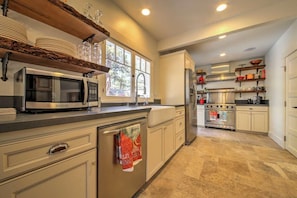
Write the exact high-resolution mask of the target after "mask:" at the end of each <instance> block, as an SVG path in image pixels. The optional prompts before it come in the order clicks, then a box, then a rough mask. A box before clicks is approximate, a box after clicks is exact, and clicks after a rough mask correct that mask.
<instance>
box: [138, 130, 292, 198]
mask: <svg viewBox="0 0 297 198" xmlns="http://www.w3.org/2000/svg"><path fill="white" fill-rule="evenodd" d="M197 134H198V137H197V138H196V140H195V141H194V142H193V143H192V144H191V145H189V146H183V147H182V148H181V149H180V150H179V151H178V152H177V153H176V155H174V156H173V157H172V159H171V160H170V161H169V162H168V163H167V164H166V166H165V167H164V168H163V169H162V171H160V173H159V174H158V175H157V176H156V177H155V178H154V179H152V180H151V181H150V184H149V185H148V186H147V187H146V188H145V189H144V190H143V192H141V193H140V194H139V196H138V197H140V198H159V197H160V198H161V197H162V198H163V197H165V198H183V197H186V198H192V197H193V198H204V197H205V198H209V197H210V198H211V197H214V198H225V197H226V198H233V197H234V198H235V197H236V198H238V197H242V198H258V197H259V198H261V197H263V198H267V197H268V198H274V197H276V198H297V158H295V157H294V156H293V155H291V154H290V153H289V152H287V151H286V150H283V149H282V148H280V147H279V146H278V145H277V144H276V143H275V142H273V141H272V140H271V139H270V138H269V137H268V136H265V135H258V134H249V133H239V132H231V131H228V130H218V129H211V128H199V129H198V133H197Z"/></svg>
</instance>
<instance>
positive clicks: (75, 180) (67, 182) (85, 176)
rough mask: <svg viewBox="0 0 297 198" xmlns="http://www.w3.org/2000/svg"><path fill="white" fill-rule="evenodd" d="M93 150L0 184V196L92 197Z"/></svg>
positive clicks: (29, 197) (93, 194)
mask: <svg viewBox="0 0 297 198" xmlns="http://www.w3.org/2000/svg"><path fill="white" fill-rule="evenodd" d="M96 177H97V171H96V150H95V149H93V150H91V151H88V152H85V153H83V154H80V155H77V156H74V157H71V158H69V159H66V160H63V161H60V162H57V163H54V164H52V165H49V166H46V167H44V168H41V169H38V170H35V171H32V172H29V173H27V174H24V175H22V176H19V177H16V178H14V179H11V180H8V181H5V182H2V183H0V194H1V197H18V198H32V197H42V198H53V197H55V198H66V197H67V198H68V197H71V198H95V197H96Z"/></svg>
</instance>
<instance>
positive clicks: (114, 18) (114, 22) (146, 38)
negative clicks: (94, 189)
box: [0, 0, 296, 147]
mask: <svg viewBox="0 0 297 198" xmlns="http://www.w3.org/2000/svg"><path fill="white" fill-rule="evenodd" d="M92 2H93V1H92ZM69 3H73V4H76V6H74V7H75V8H76V9H77V10H79V11H80V12H81V13H83V10H82V9H83V8H84V7H85V6H84V5H81V4H82V2H76V1H70V0H69ZM97 4H98V7H100V8H102V10H103V13H104V14H103V17H102V22H103V24H104V27H105V28H106V29H107V30H109V31H110V33H111V35H112V38H115V39H116V40H118V41H121V42H122V43H123V44H125V45H127V46H129V47H130V48H132V49H136V50H137V51H138V52H139V53H141V54H144V55H145V56H146V57H148V58H149V59H150V60H152V62H153V65H154V67H153V74H155V76H153V79H154V81H153V82H151V83H152V84H153V85H154V86H151V87H152V97H151V98H149V102H153V99H162V98H161V97H160V95H161V93H160V90H159V86H158V84H159V82H160V77H158V73H159V68H158V66H157V65H158V59H159V58H158V57H159V53H158V50H157V49H158V45H159V44H157V42H156V40H155V39H153V38H152V37H151V36H150V35H148V33H147V32H146V31H144V30H143V29H142V28H141V27H139V26H138V24H137V23H135V21H133V20H132V19H131V18H130V17H128V16H127V15H126V14H125V13H124V12H123V11H122V10H120V9H119V8H118V7H117V6H116V5H115V4H113V3H112V2H110V1H102V2H100V3H99V2H94V3H93V5H97ZM293 8H294V7H293ZM288 13H289V12H288ZM19 19H20V21H22V20H24V22H25V21H26V20H28V21H27V22H29V24H32V27H34V29H33V28H32V30H31V31H32V32H33V36H34V33H35V34H38V33H39V34H40V33H42V32H43V31H44V32H47V33H48V34H51V35H52V36H55V37H59V38H63V39H66V40H70V41H73V42H74V43H76V42H78V39H77V38H75V37H72V36H69V35H68V34H65V33H63V32H61V31H59V32H58V33H57V30H53V29H52V28H51V27H48V26H46V25H44V24H42V23H38V22H36V21H33V20H30V19H28V18H26V17H24V16H21V17H20V18H19ZM118 19H121V21H119V20H118ZM33 24H34V25H33ZM127 27H129V28H127ZM121 32H123V33H121ZM295 33H296V22H295V23H293V24H292V26H290V28H289V29H288V31H287V32H286V34H284V35H283V36H282V37H280V39H279V40H278V42H277V43H276V44H275V46H274V47H273V48H271V50H270V51H269V53H267V55H266V56H265V64H266V65H267V67H266V71H267V80H266V81H265V86H266V88H267V90H269V91H268V92H267V93H266V97H267V98H269V107H270V109H269V112H270V115H269V119H270V121H269V124H270V126H269V136H270V137H271V138H272V139H273V140H274V141H276V142H277V143H278V144H280V145H281V146H283V147H284V144H285V142H284V141H283V135H284V134H283V131H284V130H283V129H284V127H285V124H284V123H285V122H284V116H281V115H284V113H283V112H284V109H283V107H281V102H279V101H284V95H282V94H279V90H283V86H284V74H283V75H281V76H280V75H279V74H280V73H283V69H282V67H281V66H283V65H284V64H285V63H284V57H286V56H287V55H288V54H290V53H291V52H292V51H293V50H294V49H296V46H295V45H296V44H295V43H294V42H293V41H294V40H295V37H294V35H296V34H295ZM212 36H213V35H211V34H210V35H209V37H212ZM135 39H136V40H135ZM162 43H163V44H164V43H166V42H165V41H164V42H161V44H162ZM161 44H160V46H161V47H159V48H160V49H162V45H161ZM163 48H164V47H163ZM165 48H166V47H165ZM26 65H27V64H26ZM22 66H24V64H22V65H21V64H20V63H19V62H14V61H11V62H10V63H9V65H8V72H7V75H8V76H7V77H8V79H13V74H14V73H15V72H16V71H18V70H19V69H20V67H22ZM33 67H34V66H33ZM38 68H40V67H38ZM45 70H50V69H48V68H46V69H45ZM51 70H52V71H55V69H51ZM99 78H101V76H100V77H99ZM100 80H102V79H100ZM276 80H277V82H278V83H277V84H275V81H276ZM103 81H104V80H103ZM0 83H1V84H0V85H1V86H0V93H1V94H0V95H1V96H3V98H5V97H8V98H9V96H13V88H12V87H13V85H12V84H13V83H12V81H11V80H8V81H7V82H3V81H1V82H0ZM104 83H105V82H103V83H102V84H104ZM100 84H101V83H100ZM101 96H102V101H101V102H102V103H106V102H107V103H108V102H119V101H121V102H124V103H127V102H133V100H132V99H134V98H132V99H131V100H127V99H125V100H124V101H123V100H118V101H117V100H116V99H114V100H112V101H108V100H107V98H104V96H103V95H101ZM140 101H141V102H143V101H144V99H143V98H142V99H141V100H140ZM8 103H9V102H8ZM48 130H50V129H48ZM52 130H53V129H52Z"/></svg>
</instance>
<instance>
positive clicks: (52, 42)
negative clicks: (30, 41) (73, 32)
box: [35, 37, 76, 57]
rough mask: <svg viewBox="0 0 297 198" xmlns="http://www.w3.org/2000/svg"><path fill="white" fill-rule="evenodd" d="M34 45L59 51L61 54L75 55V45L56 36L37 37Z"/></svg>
mask: <svg viewBox="0 0 297 198" xmlns="http://www.w3.org/2000/svg"><path fill="white" fill-rule="evenodd" d="M35 46H36V47H40V48H43V49H47V50H51V51H55V52H61V53H63V54H67V55H70V56H73V57H75V56H76V46H75V45H74V44H72V43H70V42H68V41H65V40H62V39H58V38H53V37H42V38H37V39H36V43H35Z"/></svg>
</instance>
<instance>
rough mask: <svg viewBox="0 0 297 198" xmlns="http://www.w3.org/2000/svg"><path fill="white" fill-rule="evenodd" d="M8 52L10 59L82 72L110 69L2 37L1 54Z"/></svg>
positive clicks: (102, 71)
mask: <svg viewBox="0 0 297 198" xmlns="http://www.w3.org/2000/svg"><path fill="white" fill-rule="evenodd" d="M6 53H11V54H10V55H9V59H10V60H15V61H19V62H25V63H30V64H36V65H42V66H47V67H53V68H58V69H63V70H68V71H75V72H80V73H90V72H94V74H102V73H106V72H108V71H109V68H108V67H105V66H102V65H97V64H95V63H91V62H87V61H84V60H81V59H77V58H74V57H72V56H68V55H65V54H62V53H59V52H54V51H49V50H46V49H42V48H39V47H34V46H31V45H28V44H26V43H21V42H17V41H14V40H10V39H7V38H3V37H0V56H1V57H3V56H4V55H5V54H6Z"/></svg>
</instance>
